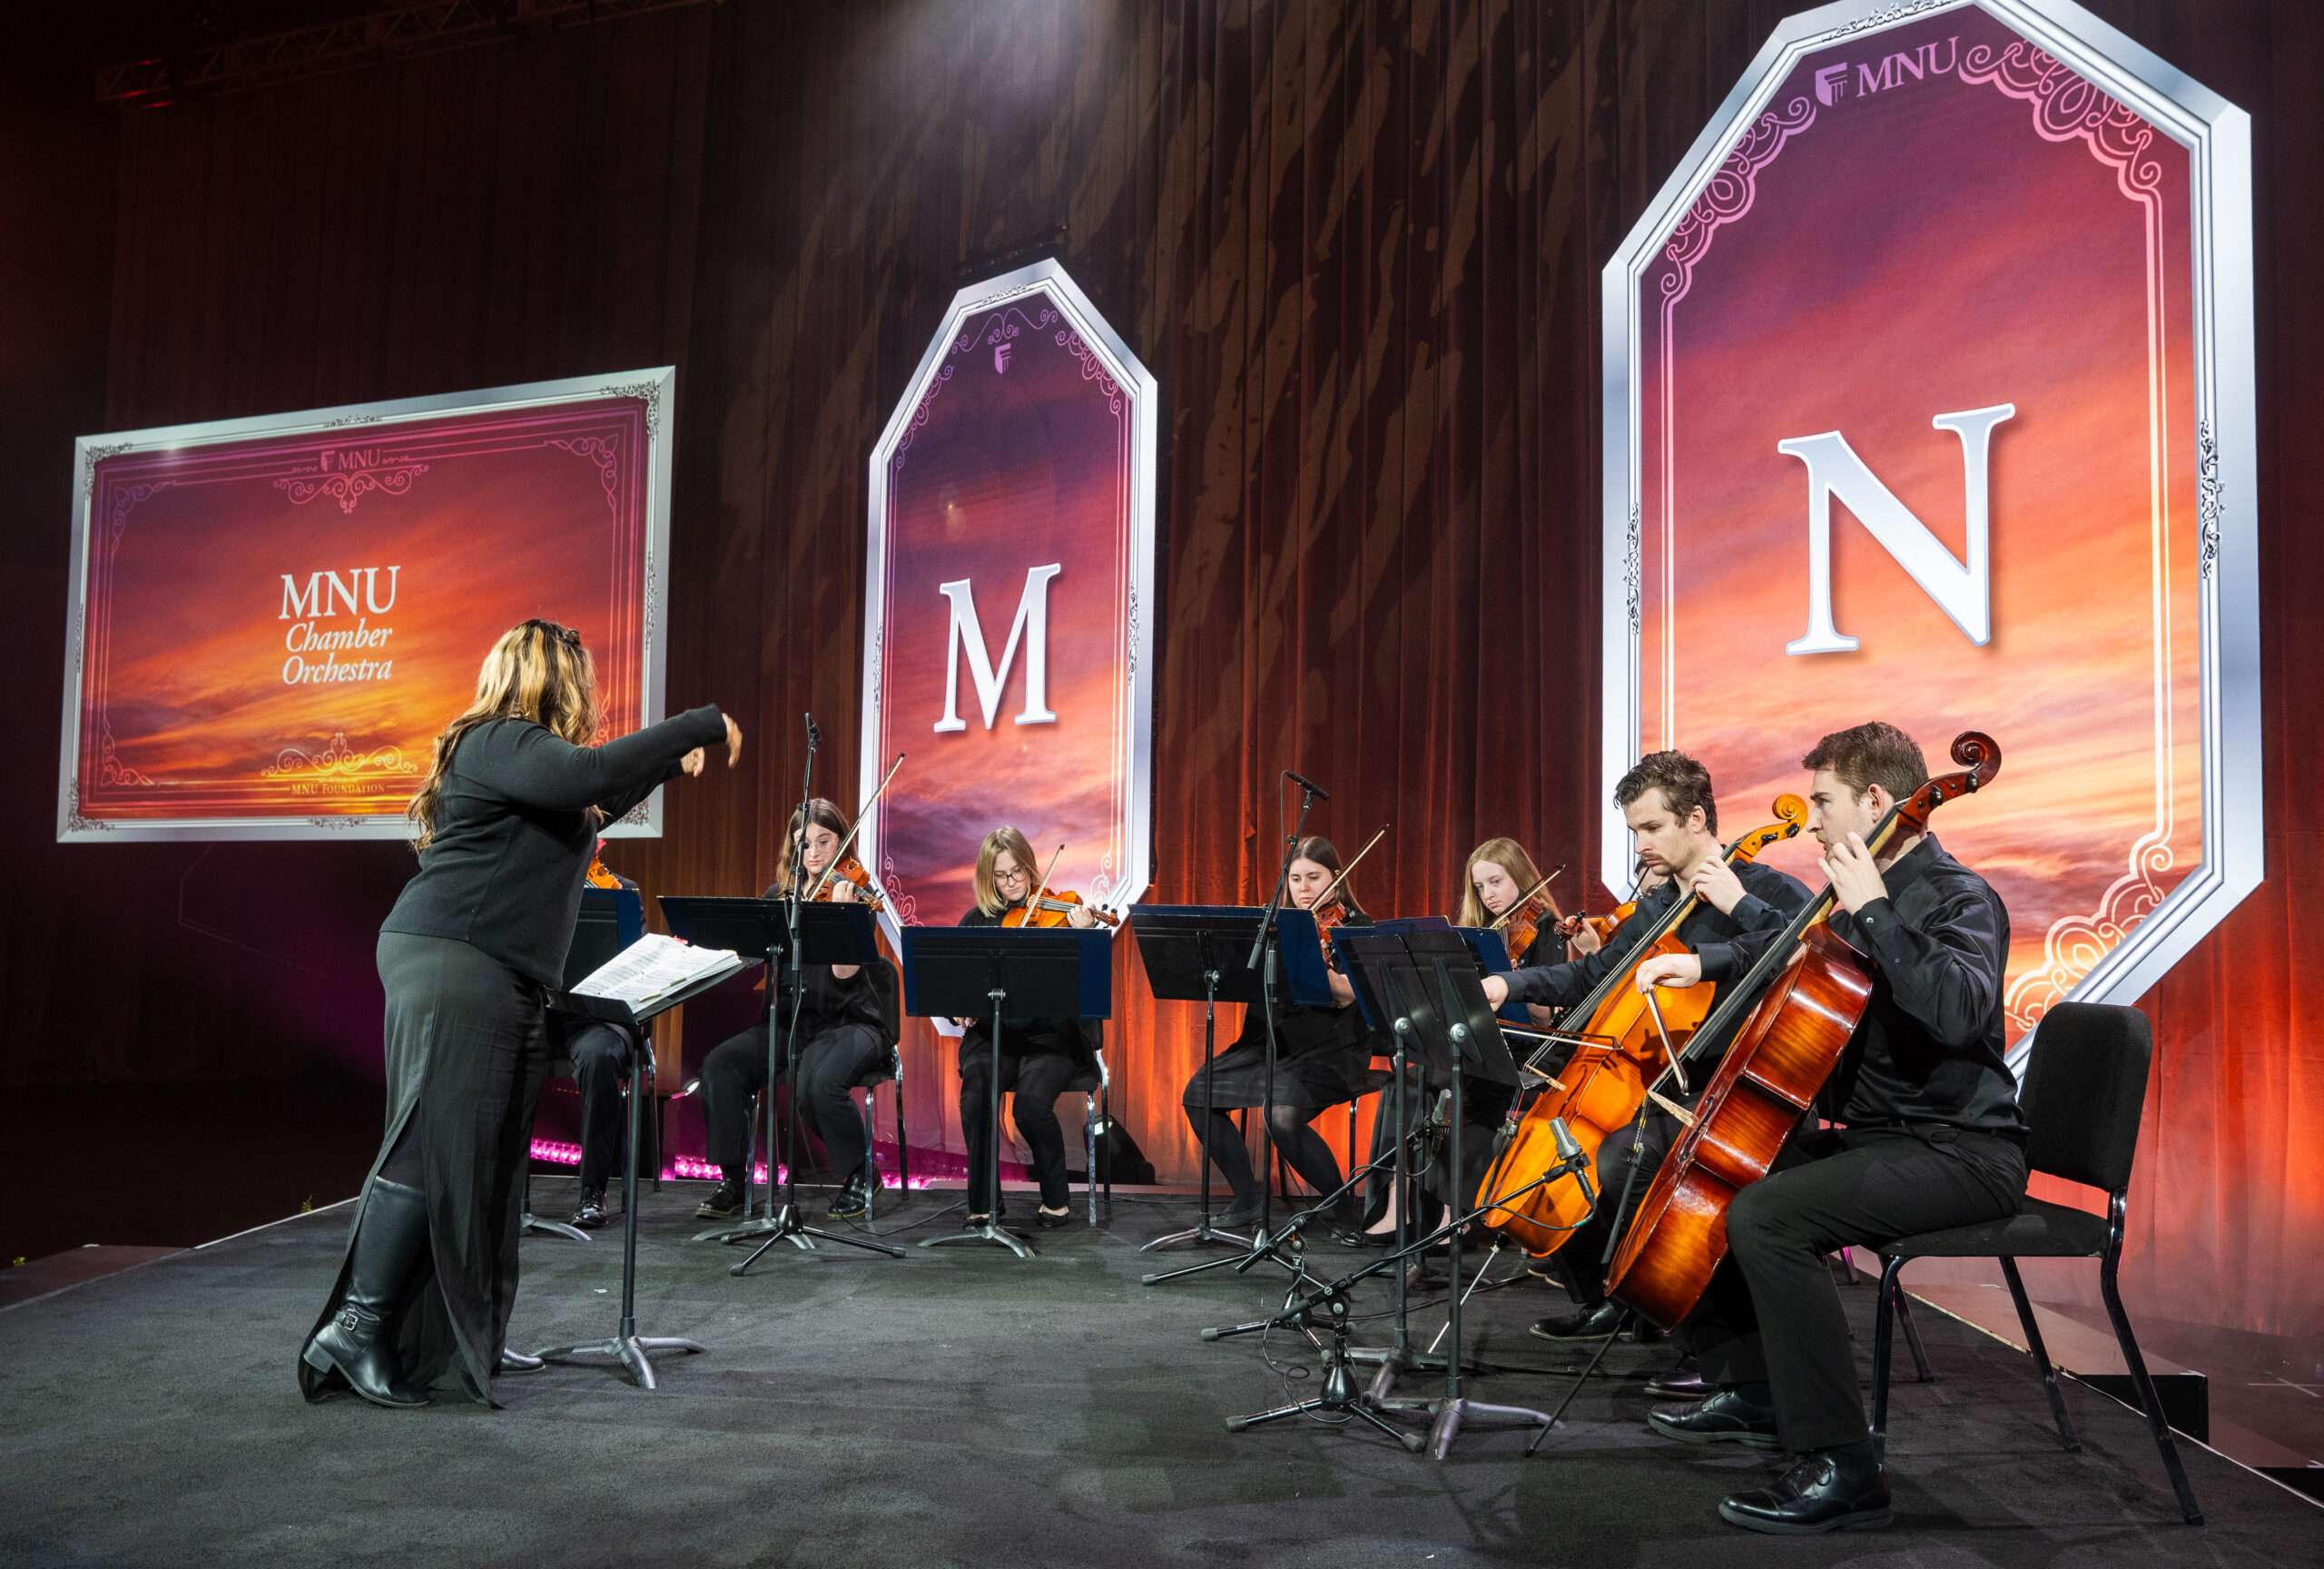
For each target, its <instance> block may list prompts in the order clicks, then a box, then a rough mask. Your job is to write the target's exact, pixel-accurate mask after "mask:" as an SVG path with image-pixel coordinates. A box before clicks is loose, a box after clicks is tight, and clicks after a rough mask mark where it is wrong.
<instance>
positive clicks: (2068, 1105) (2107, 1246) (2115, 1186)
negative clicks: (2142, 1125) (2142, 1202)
mask: <svg viewBox="0 0 2324 1569" xmlns="http://www.w3.org/2000/svg"><path fill="white" fill-rule="evenodd" d="M2153 1055H2154V1035H2153V1031H2152V1028H2151V1027H2150V1026H2149V1025H2148V1023H2147V1018H2146V1015H2145V1014H2143V1013H2142V1012H2140V1011H2138V1010H2137V1009H2135V1008H2118V1007H2110V1006H2105V1005H2102V1004H2099V1003H2093V1002H2061V1003H2058V1004H2057V1005H2056V1006H2054V1007H2053V1008H2052V1009H2051V1010H2050V1011H2048V1012H2047V1013H2046V1014H2044V1015H2043V1019H2042V1024H2041V1028H2040V1029H2039V1030H2038V1031H2035V1033H2034V1037H2033V1054H2032V1058H2031V1060H2030V1061H2028V1063H2027V1064H2026V1071H2025V1085H2024V1091H2023V1093H2022V1094H2021V1096H2020V1097H2019V1099H2020V1102H2021V1104H2022V1105H2023V1106H2024V1110H2025V1120H2026V1123H2027V1125H2028V1127H2029V1128H2030V1130H2031V1131H2030V1133H2029V1134H2028V1136H2027V1138H2026V1141H2025V1164H2026V1167H2027V1169H2029V1170H2033V1171H2043V1172H2047V1173H2048V1174H2049V1175H2051V1176H2053V1177H2062V1178H2063V1179H2066V1180H2067V1181H2069V1182H2080V1183H2083V1184H2084V1185H2085V1186H2088V1187H2092V1188H2100V1189H2104V1190H2105V1191H2106V1194H2107V1201H2106V1213H2105V1214H2104V1215H2103V1216H2098V1215H2093V1214H2091V1213H2090V1212H2089V1211H2088V1210H2085V1209H2072V1208H2069V1207H2068V1206H2066V1205H2063V1204H2052V1203H2049V1202H2047V1201H2046V1200H2043V1199H2035V1198H2032V1197H2030V1196H2029V1197H2028V1198H2027V1199H2026V1200H2025V1208H2024V1211H2023V1212H2021V1213H2019V1214H2017V1215H2014V1216H2011V1217H2010V1218H2009V1219H2005V1220H1992V1221H1987V1222H1986V1223H1984V1225H1979V1226H1958V1227H1955V1228H1954V1229H1951V1230H1947V1231H1929V1232H1925V1233H1923V1234H1922V1235H1920V1236H1918V1237H1900V1238H1896V1240H1894V1241H1891V1242H1884V1243H1882V1244H1881V1245H1880V1246H1878V1247H1877V1248H1874V1249H1873V1251H1875V1252H1876V1253H1878V1254H1879V1255H1880V1256H1881V1258H1883V1259H1885V1260H1886V1268H1883V1269H1882V1271H1881V1275H1880V1307H1879V1316H1878V1318H1877V1321H1876V1324H1877V1327H1876V1331H1875V1334H1874V1337H1873V1396H1872V1432H1873V1438H1874V1440H1875V1442H1876V1443H1878V1444H1880V1445H1881V1446H1883V1448H1884V1449H1885V1448H1886V1444H1887V1439H1888V1362H1889V1351H1890V1340H1891V1335H1890V1328H1891V1326H1892V1325H1893V1323H1894V1322H1895V1320H1896V1312H1897V1309H1898V1308H1899V1307H1902V1305H1903V1304H1902V1299H1901V1298H1900V1296H1899V1293H1898V1287H1897V1280H1896V1277H1897V1274H1898V1272H1899V1271H1900V1270H1902V1269H1903V1268H1904V1267H1905V1260H1906V1259H1907V1258H1998V1259H2000V1260H2001V1268H2002V1273H2003V1274H2004V1276H2006V1277H2007V1278H2008V1280H2009V1295H2010V1299H2011V1300H2012V1301H2014V1302H2015V1303H2016V1304H2017V1317H2018V1321H2019V1322H2020V1323H2021V1324H2023V1325H2024V1327H2025V1344H2026V1346H2027V1347H2028V1348H2029V1349H2030V1350H2031V1351H2032V1353H2033V1362H2034V1365H2035V1366H2036V1367H2039V1368H2040V1369H2041V1372H2042V1383H2043V1386H2044V1387H2045V1388H2047V1389H2048V1391H2049V1395H2050V1410H2051V1413H2052V1414H2053V1416H2055V1417H2056V1418H2057V1424H2058V1436H2059V1437H2061V1438H2063V1440H2064V1441H2065V1446H2066V1447H2067V1448H2068V1449H2070V1450H2079V1449H2081V1447H2082V1440H2080V1439H2079V1438H2077V1437H2075V1436H2074V1431H2073V1421H2072V1420H2071V1419H2070V1418H2069V1417H2068V1416H2066V1403H2065V1398H2064V1396H2063V1395H2061V1394H2060V1393H2059V1391H2058V1379H2057V1374H2056V1371H2055V1370H2054V1369H2053V1367H2051V1366H2050V1354H2049V1351H2048V1349H2047V1348H2046V1347H2043V1344H2042V1329H2041V1327H2040V1326H2039V1325H2038V1324H2036V1323H2035V1322H2034V1321H2033V1304H2032V1303H2031V1302H2029V1301H2028V1300H2027V1299H2026V1296H2025V1283H2024V1280H2022V1279H2020V1278H2018V1273H2017V1260H2018V1259H2020V1258H2095V1259H2097V1260H2098V1287H2099V1290H2100V1292H2101V1294H2102V1295H2103V1296H2104V1298H2105V1299H2106V1316H2107V1317H2109V1318H2110V1319H2112V1321H2113V1325H2114V1338H2115V1339H2116V1340H2118V1341H2120V1342H2121V1343H2122V1361H2123V1363H2124V1365H2125V1366H2127V1367H2129V1368H2130V1371H2131V1383H2132V1386H2133V1387H2134V1388H2135V1389H2137V1391H2138V1396H2139V1406H2140V1409H2141V1410H2142V1411H2143V1412H2144V1413H2145V1415H2146V1420H2147V1426H2149V1427H2151V1428H2152V1429H2153V1432H2154V1443H2155V1447H2156V1448H2158V1449H2160V1450H2161V1451H2162V1465H2163V1469H2164V1470H2166V1471H2168V1472H2169V1473H2170V1474H2171V1487H2172V1489H2173V1490H2174V1491H2176V1492H2177V1494H2178V1495H2179V1507H2180V1511H2181V1513H2182V1514H2183V1515H2186V1517H2187V1523H2188V1524H2189V1525H2201V1524H2202V1521H2203V1516H2202V1512H2201V1510H2199V1509H2198V1508H2196V1506H2195V1494H2194V1490H2193V1489H2192V1488H2191V1487H2190V1486H2188V1485H2187V1469H2186V1467H2185V1466H2184V1465H2181V1463H2180V1459H2179V1446H2178V1444H2177V1443H2176V1442H2175V1441H2174V1440H2173V1438H2172V1437H2171V1424H2170V1423H2169V1422H2167V1421H2165V1420H2164V1419H2163V1415H2162V1400H2161V1399H2160V1398H2159V1397H2158V1396H2156V1394H2155V1390H2154V1380H2153V1379H2152V1377H2149V1376H2148V1374H2147V1370H2146V1359H2145V1358H2144V1357H2141V1356H2140V1355H2139V1343H2138V1339H2137V1337H2135V1336H2133V1335H2132V1333H2131V1320H2130V1316H2129V1315H2128V1314H2126V1313H2124V1312H2123V1311H2122V1292H2121V1291H2120V1290H2119V1289H2118V1288H2116V1286H2115V1281H2114V1277H2115V1272H2116V1270H2117V1269H2118V1268H2120V1267H2121V1265H2122V1221H2123V1214H2124V1211H2125V1210H2126V1209H2127V1208H2128V1206H2129V1202H2130V1186H2129V1185H2130V1180H2131V1159H2132V1155H2133V1154H2134V1153H2135V1152H2136V1150H2137V1149H2138V1141H2139V1119H2140V1116H2141V1114H2142V1111H2143V1110H2144V1109H2145V1104H2146V1075H2147V1065H2148V1062H2149V1061H2150V1060H2151V1059H2152V1057H2153ZM1915 1349H1917V1347H1916V1348H1915ZM1924 1377H1925V1374H1924Z"/></svg>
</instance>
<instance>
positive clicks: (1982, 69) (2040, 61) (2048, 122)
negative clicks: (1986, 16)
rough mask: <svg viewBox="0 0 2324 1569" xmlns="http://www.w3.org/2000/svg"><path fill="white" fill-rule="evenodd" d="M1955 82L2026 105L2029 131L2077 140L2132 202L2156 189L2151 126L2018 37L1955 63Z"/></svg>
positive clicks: (2158, 171) (2158, 173)
mask: <svg viewBox="0 0 2324 1569" xmlns="http://www.w3.org/2000/svg"><path fill="white" fill-rule="evenodd" d="M1961 80H1962V81H1964V82H1971V83H1991V84H1993V85H1994V87H1996V88H1998V89H1999V90H2000V91H2001V92H2002V93H2003V94H2005V95H2007V96H2009V97H2012V98H2016V99H2020V100H2022V101H2024V103H2027V104H2032V105H2033V130H2034V133H2036V134H2037V135H2039V136H2040V137H2041V138H2042V140H2043V141H2044V142H2071V141H2073V139H2074V138H2075V137H2077V136H2079V137H2081V138H2082V139H2083V142H2084V143H2086V144H2087V145H2088V146H2089V148H2090V155H2091V156H2092V157H2093V158H2095V159H2097V160H2098V161H2099V162H2100V163H2103V164H2105V165H2107V166H2108V167H2109V168H2111V169H2112V170H2113V171H2114V178H2115V181H2116V183H2119V184H2120V185H2121V186H2122V194H2123V195H2125V196H2127V197H2129V198H2130V199H2131V200H2132V201H2133V202H2152V200H2153V199H2154V197H2155V194H2156V192H2159V191H2161V190H2162V162H2161V161H2160V160H2158V159H2156V158H2155V157H2153V156H2152V153H2150V151H2149V150H2150V149H2151V148H2152V146H2153V145H2154V139H2155V136H2156V134H2157V133H2156V131H2155V129H2154V127H2153V126H2152V125H2151V124H2149V123H2147V121H2146V119H2145V118H2144V117H2143V116H2142V115H2140V114H2138V113H2134V112H2132V110H2130V109H2127V108H2125V107H2123V105H2122V104H2120V103H2119V102H2117V101H2116V100H2115V99H2113V98H2112V97H2110V96H2108V95H2107V94H2104V93H2102V92H2100V91H2099V90H2098V89H2097V88H2096V87H2094V86H2093V85H2091V84H2090V83H2089V82H2087V81H2085V80H2084V79H2083V77H2082V76H2081V75H2080V74H2078V73H2077V72H2076V71H2075V70H2074V69H2073V67H2072V66H2070V65H2068V64H2066V63H2065V62H2064V61H2063V60H2060V59H2059V58H2058V57H2057V56H2056V55H2054V54H2050V53H2049V52H2048V51H2046V50H2043V49H2037V48H2035V47H2034V46H2033V44H2028V43H2026V42H2025V41H2024V39H2022V38H2021V39H2019V40H2018V41H2017V42H2015V43H2014V44H2008V45H2007V46H2005V47H2004V48H2001V49H1995V48H1994V47H1993V45H1991V44H1978V45H1976V46H1975V47H1974V48H1973V49H1971V50H1970V51H1969V53H1968V56H1967V57H1966V58H1965V59H1964V60H1963V61H1962V62H1961Z"/></svg>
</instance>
